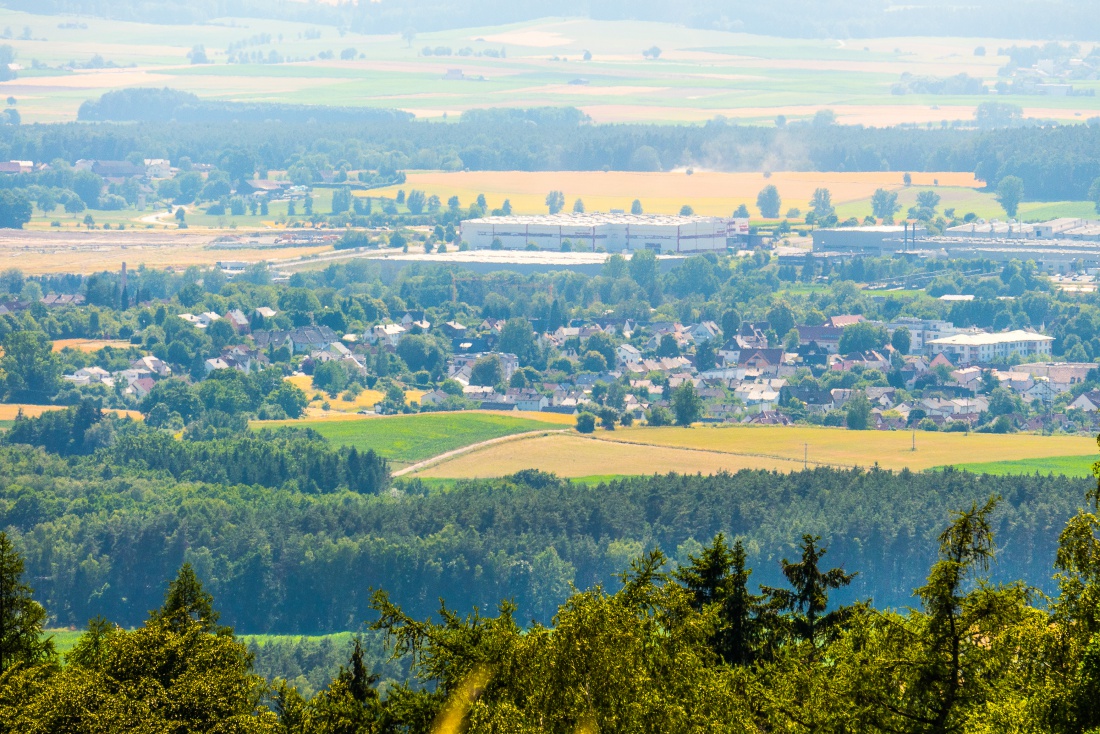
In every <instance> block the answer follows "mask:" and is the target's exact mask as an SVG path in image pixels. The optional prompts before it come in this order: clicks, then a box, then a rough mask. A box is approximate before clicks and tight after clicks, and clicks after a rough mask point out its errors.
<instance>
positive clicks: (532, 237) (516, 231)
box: [462, 214, 748, 253]
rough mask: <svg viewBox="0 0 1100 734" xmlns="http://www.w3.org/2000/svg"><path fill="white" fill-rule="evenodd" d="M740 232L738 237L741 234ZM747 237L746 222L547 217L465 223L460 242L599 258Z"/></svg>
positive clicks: (694, 248)
mask: <svg viewBox="0 0 1100 734" xmlns="http://www.w3.org/2000/svg"><path fill="white" fill-rule="evenodd" d="M742 229H743V230H744V232H742V231H741V230H742ZM742 234H748V222H747V221H744V220H736V219H735V220H727V219H721V218H719V217H696V216H684V217H678V216H662V215H644V214H551V215H545V216H506V217H485V218H483V219H468V220H466V221H464V222H463V223H462V239H463V241H465V242H467V243H469V245H470V247H471V248H472V249H476V250H488V249H491V248H492V247H493V242H494V241H495V240H499V248H500V249H505V250H526V249H528V246H529V245H533V246H534V247H535V248H537V249H539V250H554V251H560V250H562V249H563V244H566V243H568V244H567V246H566V247H565V248H564V249H570V247H571V248H572V249H577V250H589V251H601V250H602V251H604V252H622V251H624V250H626V251H634V250H653V251H655V252H662V253H675V252H702V251H708V250H725V249H726V247H727V239H728V238H730V237H736V236H740V235H742Z"/></svg>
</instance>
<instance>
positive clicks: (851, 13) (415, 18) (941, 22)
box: [0, 0, 1100, 41]
mask: <svg viewBox="0 0 1100 734" xmlns="http://www.w3.org/2000/svg"><path fill="white" fill-rule="evenodd" d="M0 5H3V6H4V7H8V8H12V9H15V10H23V11H26V12H29V13H45V14H62V13H72V14H81V15H93V16H98V17H103V18H111V19H115V20H131V21H143V22H149V23H161V24H187V23H203V22H206V21H209V20H212V19H215V18H224V17H259V18H276V19H283V20H294V21H299V22H308V23H317V24H323V25H334V26H339V27H344V28H349V29H351V30H354V31H360V32H370V33H401V32H404V31H406V30H409V29H415V30H417V31H435V30H444V29H451V28H465V27H474V26H483V25H500V24H504V23H516V22H522V21H530V20H535V19H537V18H541V17H544V16H546V15H547V13H548V12H552V13H553V14H554V15H558V16H589V17H591V18H594V19H599V20H627V19H630V20H648V21H663V22H671V23H680V24H684V25H689V26H692V27H696V28H713V29H720V30H730V31H745V32H749V33H759V34H765V35H773V36H788V37H799V38H868V37H883V36H966V37H969V36H980V37H1003V38H1044V39H1057V40H1079V41H1087V40H1100V25H1098V24H1097V23H1096V22H1095V17H1096V16H1095V12H1096V10H1095V4H1094V2H1092V0H970V2H967V3H965V4H962V3H958V2H956V1H955V0H910V1H909V2H906V3H904V4H899V3H895V2H892V0H861V1H860V2H853V1H852V0H777V1H776V2H771V3H758V2H750V1H748V0H682V2H677V3H669V2H666V0H599V2H594V1H593V0H561V1H560V2H558V3H556V4H555V5H553V6H547V4H546V3H544V2H541V1H539V0H417V1H416V2H409V1H408V0H374V1H372V2H361V3H358V4H350V3H348V4H339V5H338V4H334V3H332V2H316V1H315V0H309V1H306V2H296V1H292V0H189V1H188V2H186V3H180V2H178V0H6V2H0Z"/></svg>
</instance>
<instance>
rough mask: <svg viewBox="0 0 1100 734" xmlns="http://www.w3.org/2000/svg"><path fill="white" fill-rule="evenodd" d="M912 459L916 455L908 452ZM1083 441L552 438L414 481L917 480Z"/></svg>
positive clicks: (1073, 449)
mask: <svg viewBox="0 0 1100 734" xmlns="http://www.w3.org/2000/svg"><path fill="white" fill-rule="evenodd" d="M914 442H915V445H916V450H915V451H914V450H913V445H914ZM1095 453H1096V442H1095V440H1094V439H1093V438H1091V437H1088V436H1038V435H1033V434H1014V435H1001V436H997V435H991V434H970V435H969V436H967V435H964V434H961V433H925V432H922V431H918V432H916V433H915V434H913V433H910V432H905V431H899V432H880V431H867V432H860V433H855V432H852V431H847V430H844V429H827V428H813V427H804V426H800V427H781V426H767V427H765V426H760V427H750V426H733V427H717V428H715V427H696V428H692V429H683V428H635V429H620V430H618V431H614V432H603V431H601V432H598V433H597V434H595V436H594V437H591V438H584V437H581V436H579V435H569V434H564V435H554V436H544V437H538V438H531V439H525V440H519V441H514V442H511V443H509V444H507V445H503V446H489V447H486V448H485V449H482V450H479V451H473V452H470V453H468V454H464V455H461V456H458V457H456V458H454V459H451V460H449V461H443V462H441V463H439V464H436V465H433V466H431V467H430V468H428V469H425V470H424V471H423V472H420V473H419V474H418V475H417V476H423V477H442V478H480V477H497V476H504V475H507V474H511V473H514V472H517V471H520V470H522V469H541V470H543V471H549V472H554V473H555V474H558V475H560V476H566V477H587V476H596V475H611V474H625V475H646V474H661V473H668V472H678V473H687V474H696V473H702V474H715V473H717V472H720V471H738V470H740V469H767V470H773V471H796V470H800V469H802V468H803V465H804V463H803V462H804V461H806V462H807V464H808V465H809V466H811V467H812V466H821V465H824V466H837V467H853V466H863V467H871V466H874V465H875V464H878V465H879V466H880V467H882V468H884V469H893V470H900V469H905V468H909V469H912V470H915V471H919V470H924V469H930V468H933V467H937V466H944V465H948V464H960V463H975V462H995V461H1009V460H1017V459H1042V458H1047V457H1062V456H1088V455H1090V454H1095Z"/></svg>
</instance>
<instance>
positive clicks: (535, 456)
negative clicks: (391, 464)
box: [415, 434, 802, 479]
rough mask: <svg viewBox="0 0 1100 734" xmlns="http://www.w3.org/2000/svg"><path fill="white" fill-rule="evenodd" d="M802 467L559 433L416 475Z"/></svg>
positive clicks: (706, 471)
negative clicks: (534, 471)
mask: <svg viewBox="0 0 1100 734" xmlns="http://www.w3.org/2000/svg"><path fill="white" fill-rule="evenodd" d="M800 468H802V464H801V462H793V461H781V460H776V459H767V458H760V457H753V456H737V455H734V454H721V453H717V452H713V451H689V450H684V449H673V448H654V447H652V446H640V445H632V444H626V443H619V442H612V441H603V440H598V439H591V438H584V437H581V436H579V435H569V434H557V435H551V436H538V437H535V438H528V439H521V440H517V441H511V442H509V443H506V444H497V445H493V446H488V447H486V448H484V449H481V450H479V451H472V452H470V453H467V454H462V455H460V456H457V457H455V458H453V459H451V460H449V461H444V462H441V463H439V464H435V465H433V466H430V467H428V468H427V469H425V470H423V471H421V472H417V473H416V474H415V476H417V477H425V478H431V477H437V478H448V479H454V478H461V479H477V478H486V477H500V476H505V475H508V474H514V473H516V472H518V471H522V470H524V469H540V470H542V471H547V472H553V473H554V474H557V475H558V476H562V477H588V476H594V475H609V474H621V475H639V474H668V473H671V472H678V473H681V474H682V473H690V474H695V473H702V474H717V473H718V472H722V471H729V472H735V471H739V470H741V469H769V470H773V469H774V470H777V471H795V470H797V469H800Z"/></svg>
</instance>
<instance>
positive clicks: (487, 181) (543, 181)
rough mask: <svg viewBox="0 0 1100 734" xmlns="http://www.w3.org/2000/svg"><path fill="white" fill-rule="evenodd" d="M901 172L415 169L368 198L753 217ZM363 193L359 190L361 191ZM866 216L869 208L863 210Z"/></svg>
mask: <svg viewBox="0 0 1100 734" xmlns="http://www.w3.org/2000/svg"><path fill="white" fill-rule="evenodd" d="M903 176H904V173H902V172H898V171H886V172H871V173H840V172H817V171H810V172H805V171H778V172H775V173H772V174H771V175H770V176H767V177H766V176H765V175H764V174H763V173H720V172H714V171H697V172H695V173H694V174H692V175H690V176H689V175H687V173H686V172H683V171H681V172H668V173H634V172H629V171H539V172H529V171H461V172H445V171H415V172H412V173H409V174H408V180H407V181H406V182H405V183H404V184H403V185H402V186H395V187H392V188H388V189H381V190H376V191H371V192H369V194H370V195H372V196H388V197H392V196H395V195H396V194H397V191H398V190H399V189H403V190H405V191H406V192H408V191H410V190H413V189H416V190H419V191H423V192H425V194H427V195H428V196H431V195H433V194H434V195H436V196H438V197H439V198H440V200H441V201H443V202H444V203H446V201H447V200H448V199H449V198H450V197H451V196H457V197H458V198H459V201H460V202H461V204H462V205H463V206H467V205H469V204H472V203H473V202H474V201H475V200H476V199H477V196H478V194H484V195H485V199H486V203H487V204H488V205H489V208H490V209H495V208H499V207H500V206H502V205H503V203H504V200H505V199H509V200H510V201H511V202H512V210H513V212H515V213H516V214H545V213H546V194H547V193H549V192H550V191H561V192H563V193H564V194H565V199H566V207H567V209H571V208H572V206H573V203H574V201H576V200H577V199H581V200H583V201H584V205H585V208H586V209H587V210H588V211H603V212H606V211H610V210H612V209H623V210H625V211H630V206H631V204H632V202H633V201H634V200H635V199H638V200H640V201H641V202H642V207H643V208H644V210H645V211H646V212H647V213H650V214H676V213H678V212H679V211H680V208H681V207H682V206H684V205H685V204H686V205H690V206H691V207H692V208H693V209H694V210H695V212H696V213H697V214H706V215H711V216H729V215H730V213H731V212H733V210H734V209H736V208H737V207H738V206H739V205H740V204H745V205H747V206H748V207H749V211H750V212H751V213H752V214H753V216H757V215H759V212H758V211H757V210H756V195H757V194H758V193H759V192H760V190H761V189H763V188H764V187H765V186H768V185H773V186H775V187H776V188H777V189H778V190H779V195H780V196H781V197H782V199H783V207H782V211H783V213H786V211H787V210H788V209H789V208H791V207H797V208H799V209H801V210H802V211H805V210H806V207H807V204H808V203H809V201H810V199H811V197H813V193H814V190H815V189H818V188H827V189H829V192H830V193H831V194H832V198H833V203H834V204H842V203H845V202H851V201H860V200H863V199H869V198H870V197H871V195H872V194H873V193H874V192H875V190H876V189H879V188H885V189H894V190H896V189H901V188H903V187H904V183H903V181H902V178H903ZM912 177H913V186H914V187H921V186H927V187H932V186H934V185H935V184H936V182H938V184H939V185H940V186H945V187H946V186H954V187H966V188H979V187H980V186H982V183H981V182H980V181H978V180H977V179H975V178H974V175H973V174H971V173H951V172H944V173H913V174H912ZM363 195H366V193H364V194H363ZM868 213H870V208H869V207H868Z"/></svg>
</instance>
